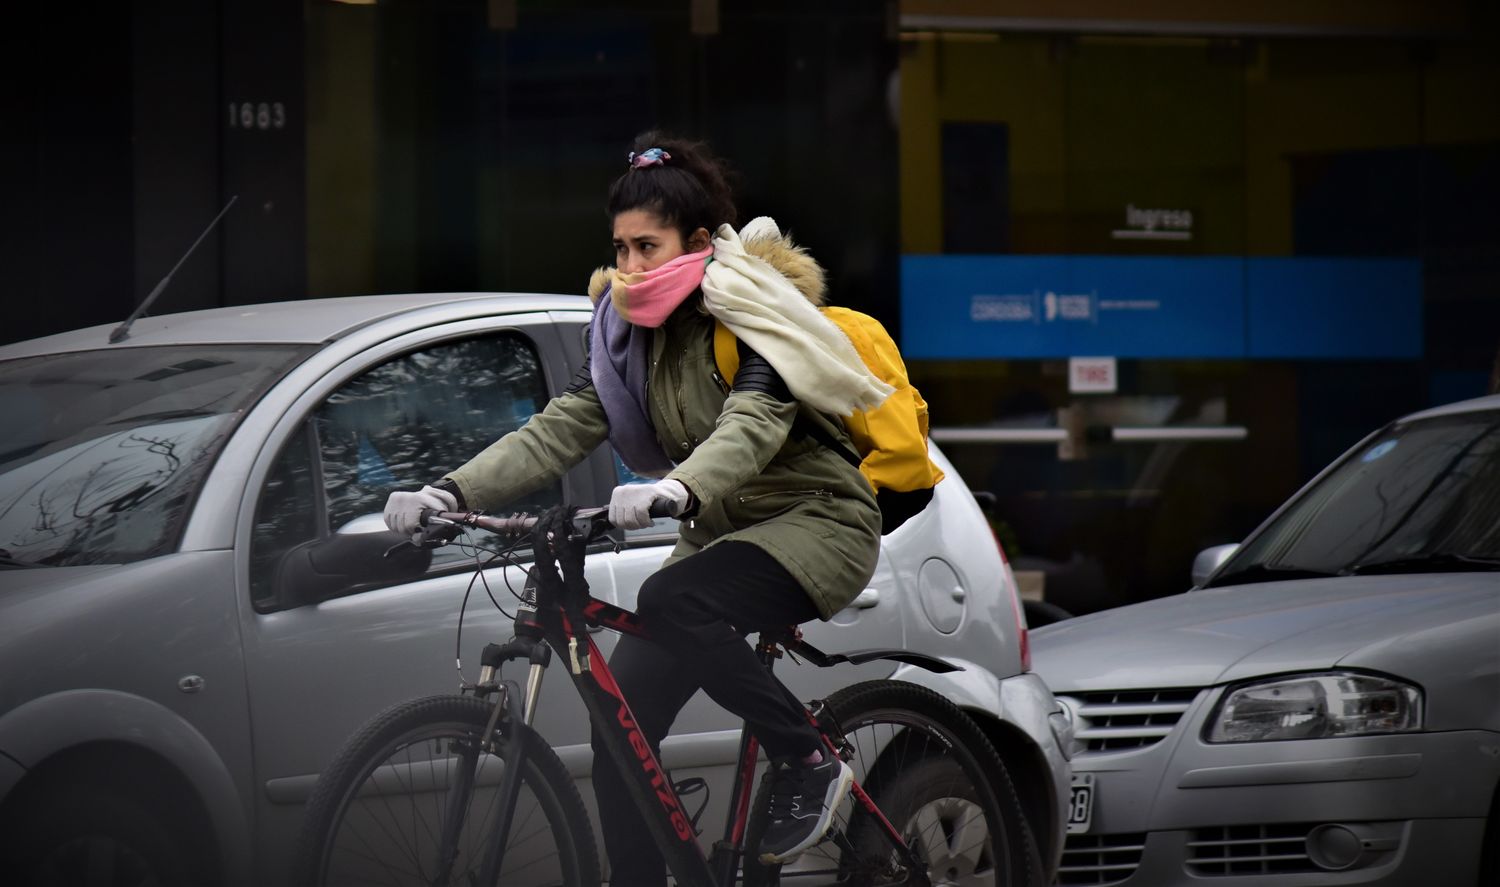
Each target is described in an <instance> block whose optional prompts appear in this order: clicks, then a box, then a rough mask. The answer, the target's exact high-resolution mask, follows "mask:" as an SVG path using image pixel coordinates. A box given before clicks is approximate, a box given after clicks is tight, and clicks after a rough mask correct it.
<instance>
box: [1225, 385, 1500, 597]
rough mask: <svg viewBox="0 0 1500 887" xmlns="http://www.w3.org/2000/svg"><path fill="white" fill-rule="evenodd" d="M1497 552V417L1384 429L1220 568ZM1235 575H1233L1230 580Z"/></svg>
mask: <svg viewBox="0 0 1500 887" xmlns="http://www.w3.org/2000/svg"><path fill="white" fill-rule="evenodd" d="M1496 559H1500V415H1497V414H1496V413H1494V412H1488V413H1472V414H1467V415H1453V416H1442V417H1438V418H1433V419H1426V420H1422V421H1416V422H1409V423H1406V424H1402V425H1397V426H1395V427H1393V428H1392V429H1391V430H1390V431H1389V432H1387V433H1385V434H1382V435H1380V436H1378V437H1377V438H1375V439H1374V440H1372V441H1371V442H1370V443H1369V444H1367V445H1366V446H1365V447H1363V448H1362V449H1361V450H1360V451H1359V452H1356V453H1354V454H1352V455H1351V456H1350V457H1349V458H1347V459H1345V460H1344V461H1343V462H1342V463H1340V464H1339V465H1338V467H1336V468H1335V469H1334V470H1333V471H1331V472H1330V473H1329V474H1328V475H1327V476H1326V477H1324V478H1323V480H1321V481H1320V482H1319V483H1318V484H1317V485H1316V486H1315V487H1313V488H1312V489H1310V490H1308V491H1307V492H1306V493H1305V494H1304V495H1302V496H1301V497H1300V498H1298V499H1297V500H1296V501H1295V502H1294V503H1293V504H1292V505H1291V507H1289V508H1288V509H1287V510H1286V511H1285V512H1283V513H1282V514H1281V515H1280V516H1279V517H1278V518H1277V520H1276V521H1275V523H1273V524H1271V525H1270V526H1268V527H1267V528H1266V529H1265V530H1264V531H1263V532H1261V533H1260V534H1258V535H1257V536H1256V537H1255V538H1254V539H1252V540H1251V541H1250V542H1249V543H1247V544H1246V545H1245V547H1244V548H1243V549H1241V550H1240V552H1239V553H1238V554H1236V555H1235V557H1234V558H1233V559H1232V560H1231V561H1230V562H1229V563H1227V564H1226V565H1225V567H1224V569H1223V571H1222V572H1221V573H1220V574H1219V576H1218V577H1216V578H1215V580H1214V581H1213V582H1211V583H1210V584H1211V585H1230V584H1234V583H1235V582H1236V581H1237V580H1236V576H1242V577H1254V576H1262V577H1264V578H1267V579H1270V578H1276V576H1277V575H1278V574H1280V573H1285V572H1286V571H1288V570H1291V571H1297V570H1303V571H1310V572H1318V573H1347V572H1350V571H1359V572H1366V571H1375V570H1378V569H1379V568H1381V567H1382V566H1389V567H1392V568H1411V569H1421V568H1432V569H1465V568H1475V569H1479V568H1485V563H1486V562H1489V563H1490V564H1491V566H1490V567H1488V568H1491V569H1492V568H1493V566H1492V565H1493V562H1494V561H1495V560H1496ZM1239 581H1243V579H1241V580H1239Z"/></svg>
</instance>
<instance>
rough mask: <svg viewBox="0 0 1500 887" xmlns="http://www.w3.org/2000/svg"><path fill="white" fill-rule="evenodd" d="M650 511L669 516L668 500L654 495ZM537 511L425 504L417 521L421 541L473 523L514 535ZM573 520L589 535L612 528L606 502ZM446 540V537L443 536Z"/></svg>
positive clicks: (528, 524) (534, 520)
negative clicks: (499, 513)
mask: <svg viewBox="0 0 1500 887" xmlns="http://www.w3.org/2000/svg"><path fill="white" fill-rule="evenodd" d="M649 513H650V515H651V516H652V517H673V516H674V515H673V514H672V512H671V503H669V502H668V501H667V500H665V499H658V500H656V501H655V502H652V503H651V509H650V512H649ZM538 520H540V515H536V514H529V513H526V512H521V513H517V514H513V515H510V516H509V517H496V516H494V515H489V514H485V513H484V512H481V511H438V510H436V509H431V508H426V509H423V510H422V514H421V517H420V518H419V519H418V523H420V524H421V525H422V527H423V528H424V529H423V531H422V536H423V540H422V541H423V543H428V542H429V541H433V542H435V541H437V540H439V539H443V537H444V536H446V537H447V539H451V538H453V536H455V535H457V533H458V531H459V530H460V529H461V528H463V527H474V528H475V529H479V530H488V531H489V532H491V533H495V534H496V535H500V536H516V535H520V534H522V533H528V532H530V531H531V530H532V529H533V528H534V527H535V526H536V523H537V521H538ZM572 520H573V522H574V524H576V525H579V526H580V528H581V529H585V531H586V532H588V534H589V535H594V534H596V533H601V532H604V531H607V530H610V529H612V528H614V526H615V525H614V524H613V523H612V522H610V519H609V508H608V507H606V506H602V505H600V506H595V507H592V508H580V509H578V510H577V511H575V512H573V517H572ZM443 541H446V539H443Z"/></svg>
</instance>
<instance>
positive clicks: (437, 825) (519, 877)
mask: <svg viewBox="0 0 1500 887" xmlns="http://www.w3.org/2000/svg"><path fill="white" fill-rule="evenodd" d="M490 711H491V705H490V704H488V703H485V702H482V701H480V700H478V699H475V698H473V697H471V696H432V697H427V698H424V699H416V700H412V701H410V702H404V703H401V704H399V705H396V706H394V707H392V708H390V709H388V710H386V711H385V712H383V713H382V714H380V715H378V716H377V717H375V718H374V719H373V720H371V721H370V722H369V723H368V724H366V725H365V726H364V727H363V728H362V729H361V730H360V731H359V732H358V733H357V734H356V735H355V736H354V737H353V738H352V739H351V740H350V741H349V742H348V743H347V744H346V745H345V746H344V748H343V749H342V750H341V751H340V752H339V754H338V755H337V757H336V758H335V759H334V762H333V764H332V765H331V766H330V767H329V768H328V770H327V771H325V772H324V774H323V776H322V777H321V778H320V779H319V780H318V785H317V788H316V789H314V791H313V795H312V798H311V800H309V801H308V805H307V817H306V819H305V821H304V823H303V827H302V834H301V838H300V840H299V842H298V851H297V862H296V865H297V871H296V875H297V883H299V884H305V885H318V887H355V885H367V884H368V885H377V884H378V885H400V887H405V885H447V884H454V885H460V884H461V885H471V884H478V883H479V880H478V879H479V872H480V867H481V865H482V864H483V861H484V856H485V853H486V851H487V850H488V848H489V845H490V844H491V843H492V842H494V841H505V842H506V843H505V857H504V864H503V867H502V868H501V870H500V872H499V876H498V878H497V879H496V881H495V883H496V884H503V885H505V887H598V884H599V858H598V853H597V851H596V849H595V846H594V838H593V832H592V830H591V829H590V828H589V821H588V814H587V812H586V811H585V809H584V806H583V802H582V800H581V799H580V798H579V796H578V789H577V787H576V786H575V785H574V784H573V781H572V779H571V778H570V777H569V776H568V773H567V770H566V769H565V768H564V767H563V764H562V762H561V761H560V760H558V758H557V754H556V753H555V752H553V751H552V749H551V748H550V747H548V746H547V745H546V743H545V742H544V741H543V740H542V739H541V738H540V737H539V736H537V735H536V734H535V733H529V730H530V728H528V727H526V726H524V725H519V724H509V725H506V726H505V729H504V730H498V729H497V730H496V733H495V735H494V736H492V737H491V741H490V742H489V743H488V744H487V745H485V747H483V748H481V747H480V740H481V738H482V736H483V734H484V727H485V724H486V723H487V722H488V721H489V717H490ZM513 730H527V731H528V733H529V735H528V738H527V741H526V743H525V750H524V756H523V758H522V761H521V790H520V795H519V797H518V798H517V800H516V805H515V811H514V813H513V815H512V818H511V825H510V828H509V829H508V834H505V835H499V834H495V832H496V818H497V813H496V809H495V808H496V803H495V799H496V795H497V794H498V792H499V789H500V783H501V779H502V777H503V775H504V772H505V763H504V760H503V756H504V753H505V747H506V744H507V743H508V742H509V741H510V736H511V735H512V733H511V731H513Z"/></svg>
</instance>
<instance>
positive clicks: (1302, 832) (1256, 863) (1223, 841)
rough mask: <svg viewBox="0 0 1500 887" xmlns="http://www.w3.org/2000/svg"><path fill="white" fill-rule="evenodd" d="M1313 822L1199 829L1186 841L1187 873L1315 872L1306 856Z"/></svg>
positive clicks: (1212, 874)
mask: <svg viewBox="0 0 1500 887" xmlns="http://www.w3.org/2000/svg"><path fill="white" fill-rule="evenodd" d="M1316 827H1317V824H1316V823H1303V824H1296V823H1287V824H1277V825H1232V826H1223V827H1218V828H1202V829H1198V830H1197V831H1194V832H1193V836H1192V839H1191V840H1189V841H1188V849H1187V852H1188V855H1187V867H1188V871H1190V872H1192V873H1193V874H1195V875H1200V876H1224V875H1269V874H1280V873H1287V872H1319V871H1322V869H1321V868H1319V867H1318V866H1316V865H1314V864H1313V862H1312V860H1311V859H1309V858H1308V855H1307V834H1308V832H1310V831H1312V830H1313V829H1314V828H1316Z"/></svg>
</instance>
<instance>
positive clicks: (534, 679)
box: [294, 507, 1042, 887]
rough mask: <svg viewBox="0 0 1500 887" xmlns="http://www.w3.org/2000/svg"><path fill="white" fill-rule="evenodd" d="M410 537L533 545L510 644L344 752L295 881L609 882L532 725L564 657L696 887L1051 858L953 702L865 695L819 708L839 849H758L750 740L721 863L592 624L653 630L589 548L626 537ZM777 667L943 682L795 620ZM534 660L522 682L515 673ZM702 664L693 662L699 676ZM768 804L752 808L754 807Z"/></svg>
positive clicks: (993, 874) (579, 529) (549, 526)
mask: <svg viewBox="0 0 1500 887" xmlns="http://www.w3.org/2000/svg"><path fill="white" fill-rule="evenodd" d="M423 522H424V526H425V527H426V529H425V530H423V531H422V534H421V535H422V538H421V539H420V541H417V542H414V543H413V544H422V545H438V544H445V543H446V542H448V541H449V540H451V539H453V538H454V537H455V536H456V535H457V533H458V532H460V531H462V530H464V529H465V528H475V529H483V530H486V531H489V532H490V533H493V534H494V535H495V537H496V538H497V539H499V540H502V542H508V543H509V544H510V548H508V549H505V550H503V551H497V552H495V554H496V556H497V557H499V556H502V555H504V556H507V557H508V556H509V554H510V553H512V552H514V551H515V549H516V547H518V546H519V545H520V544H521V543H522V542H524V541H525V540H526V539H528V538H529V540H530V543H531V551H532V564H531V567H530V569H529V570H528V573H527V580H526V583H525V586H524V589H523V592H522V593H521V594H519V595H517V597H518V598H519V601H520V602H519V606H518V607H517V610H516V613H515V616H514V628H515V634H514V637H513V638H512V639H511V640H510V641H509V642H507V643H504V644H489V645H488V646H486V648H485V649H484V652H483V654H482V656H481V657H480V660H481V661H480V671H479V680H478V682H477V683H476V684H474V685H473V686H471V687H469V688H467V692H465V693H463V694H460V695H449V696H431V697H426V698H422V699H415V700H411V701H409V702H403V703H400V704H397V705H395V706H393V707H391V708H390V709H387V710H386V711H385V712H383V713H381V714H379V715H378V716H376V717H375V718H373V719H372V720H371V721H369V722H368V723H367V724H366V725H365V726H364V727H362V728H361V729H360V730H359V731H358V732H357V733H355V735H354V736H353V737H351V738H350V739H349V740H348V741H347V742H346V743H345V745H344V746H343V747H342V749H341V750H340V751H339V752H338V754H337V755H336V757H335V759H334V761H333V763H332V764H331V765H330V766H329V767H328V768H327V770H326V771H325V772H324V773H323V775H322V777H321V778H320V779H319V781H318V784H317V787H316V788H315V790H314V791H313V794H312V797H311V799H310V800H309V802H308V808H307V815H306V820H305V822H304V825H303V829H302V833H301V835H300V837H299V842H298V848H297V855H296V866H297V869H296V871H295V872H294V875H295V878H296V883H299V884H307V885H339V887H343V885H356V884H382V885H391V884H395V885H405V884H421V885H438V887H443V885H500V884H503V885H506V887H522V885H527V887H529V885H568V887H594V885H598V884H599V883H600V867H599V858H598V852H597V849H596V845H595V841H594V837H593V833H592V830H591V828H590V825H589V819H588V813H587V810H586V808H585V807H584V805H583V802H582V799H581V798H580V796H579V792H578V789H577V787H576V786H575V784H574V783H573V781H572V778H571V777H570V776H569V773H568V770H567V768H566V767H565V766H564V764H563V762H562V761H561V760H560V759H559V757H558V755H557V753H556V752H555V751H554V750H553V749H552V748H551V747H550V746H549V745H548V744H547V742H546V740H544V739H543V738H542V737H541V736H540V735H539V734H537V733H536V732H535V731H534V730H533V729H532V726H531V725H532V722H533V716H534V715H535V712H536V710H537V705H538V702H539V698H540V693H541V687H542V676H543V672H544V671H545V669H546V668H547V667H548V666H549V665H550V664H551V662H552V659H553V656H554V655H555V656H557V657H558V658H559V659H561V660H562V662H563V663H564V664H565V665H566V668H567V672H568V674H569V676H570V677H571V678H572V681H573V683H574V685H575V686H576V688H577V690H578V692H579V694H580V696H581V697H582V699H583V701H584V704H585V707H586V708H587V710H588V713H589V717H590V718H591V720H592V723H593V724H594V725H595V727H596V729H597V730H598V731H599V732H600V734H601V735H602V743H603V745H604V746H605V748H606V749H607V753H608V754H610V755H612V756H613V757H614V760H615V761H616V763H617V765H618V766H619V768H620V770H621V772H622V773H624V774H626V777H625V778H626V781H627V785H628V790H629V792H630V795H631V797H632V800H634V802H635V805H636V807H637V808H638V809H639V811H640V815H641V817H642V818H643V819H644V820H645V822H646V823H647V824H648V826H649V828H650V831H651V834H652V835H653V837H654V838H655V841H656V843H657V844H658V845H659V846H660V848H661V851H662V853H663V855H664V856H665V858H666V860H667V865H668V869H669V870H670V872H671V874H672V875H673V877H674V878H675V880H676V883H677V884H678V885H683V887H731V885H734V884H736V883H743V884H746V885H756V887H759V885H773V884H778V883H787V884H838V885H931V884H958V883H963V884H994V885H1025V887H1031V885H1033V884H1037V883H1039V882H1040V879H1041V878H1042V874H1041V872H1042V865H1041V861H1040V858H1039V856H1038V854H1037V850H1036V847H1035V843H1034V841H1033V840H1032V838H1031V834H1030V831H1029V830H1028V828H1027V824H1026V821H1025V818H1024V815H1023V813H1022V810H1021V806H1020V802H1019V800H1018V798H1017V796H1016V793H1015V789H1014V787H1013V785H1012V784H1011V781H1010V778H1009V776H1008V774H1007V772H1006V769H1005V766H1004V764H1003V762H1002V761H1001V759H1000V757H999V755H998V754H997V753H996V751H995V749H994V747H993V746H992V745H991V744H990V742H989V740H988V739H987V738H986V736H985V735H984V733H983V731H982V730H980V728H979V727H978V726H977V725H976V724H975V723H974V721H973V720H972V719H970V718H969V717H968V716H967V715H965V714H964V713H963V712H962V711H960V710H959V709H958V708H957V707H956V706H954V705H953V704H952V703H951V702H949V701H947V700H946V699H944V698H943V697H941V696H939V695H938V694H936V693H933V692H931V691H929V690H926V689H925V688H922V687H919V686H917V685H915V684H911V683H905V682H900V681H892V680H875V681H866V682H863V683H859V684H855V685H853V686H850V687H848V688H846V689H843V690H840V691H838V692H836V693H834V694H832V695H831V696H829V697H828V698H827V699H824V700H817V701H814V702H812V703H811V704H809V705H808V706H807V717H808V719H809V721H810V722H811V723H812V724H813V726H814V727H815V728H816V729H817V730H818V732H819V734H820V736H821V738H822V741H823V744H824V748H825V753H832V754H837V755H839V756H840V757H841V758H843V759H844V760H845V761H846V762H848V763H849V764H850V766H851V768H852V769H853V770H854V774H855V783H854V786H853V788H852V790H851V792H850V795H849V798H848V799H847V800H845V801H844V802H843V803H842V804H841V806H840V808H839V810H838V811H837V812H836V814H835V818H834V823H833V826H832V827H831V828H830V830H829V832H828V834H827V835H826V836H825V837H824V839H823V841H822V842H821V843H820V844H818V845H816V846H814V847H812V848H810V849H809V850H807V851H806V852H804V853H803V854H802V855H801V857H800V858H798V859H797V860H796V861H795V862H794V863H790V864H787V865H784V866H781V865H766V864H763V863H762V862H761V861H760V860H759V858H758V854H757V853H756V848H757V846H758V842H759V836H760V834H761V833H762V830H763V829H764V827H765V824H766V820H767V816H768V812H767V808H768V806H769V790H770V783H769V779H762V780H761V785H760V788H759V790H758V791H757V789H756V784H755V773H756V769H757V759H758V756H759V752H760V749H759V745H758V743H757V741H756V739H755V737H754V736H753V735H751V734H750V732H749V731H748V730H745V729H742V730H741V737H740V743H739V752H738V755H737V758H736V760H737V762H738V763H737V768H736V770H735V773H734V777H733V780H732V783H731V789H730V791H731V795H730V801H729V808H728V809H729V816H728V817H727V821H726V825H725V828H724V834H723V837H722V839H721V840H719V841H718V842H716V843H715V844H714V845H713V846H712V849H711V852H710V853H708V854H705V853H704V852H703V850H702V849H701V847H700V845H699V841H698V829H697V826H696V824H697V820H698V816H699V814H701V813H702V810H703V807H704V806H705V805H706V800H705V801H704V803H703V804H700V806H699V808H698V810H697V811H696V812H693V813H689V811H688V808H687V807H686V806H685V804H684V802H683V796H684V795H685V794H688V793H690V792H696V791H697V790H700V789H702V788H704V785H705V784H704V783H703V781H702V780H701V779H699V780H685V781H683V782H674V781H673V780H672V778H671V776H670V774H669V773H668V772H667V771H666V770H664V769H663V767H662V765H661V763H660V761H659V760H658V759H657V757H656V755H655V754H654V752H653V750H652V748H651V747H650V745H649V743H648V742H647V741H646V739H645V738H644V736H643V735H642V733H641V731H640V729H639V728H638V727H637V726H636V723H635V719H634V718H633V716H632V715H631V711H630V704H629V701H628V700H627V699H625V698H624V696H623V694H622V693H621V691H620V688H619V687H618V686H617V685H616V684H615V681H614V678H613V676H612V675H611V674H610V671H609V666H608V663H607V662H606V661H605V658H604V657H603V656H602V655H601V654H600V652H599V649H598V647H597V646H596V645H595V643H594V641H593V638H592V636H591V635H590V633H589V632H588V630H587V629H588V627H590V626H603V627H605V628H609V629H613V630H615V631H619V632H623V633H627V634H631V635H635V636H638V637H642V638H646V639H647V640H649V639H650V631H649V628H648V627H647V626H644V625H643V624H642V623H641V620H640V619H638V618H637V616H636V615H635V614H634V613H632V612H631V611H629V610H626V609H623V608H621V607H618V606H615V605H613V604H611V603H609V602H606V601H603V600H599V599H597V598H594V597H591V596H590V594H589V589H588V584H587V583H586V582H585V581H584V577H583V561H584V552H585V550H586V549H587V548H588V547H589V546H590V545H591V544H592V543H594V542H596V541H598V540H600V539H602V538H604V537H605V536H606V534H607V533H608V531H609V530H610V529H611V528H612V525H611V524H610V523H609V520H608V517H607V515H606V513H605V509H602V508H593V509H573V508H563V507H558V508H554V509H551V510H549V511H547V512H545V513H543V514H541V515H529V514H518V515H512V516H509V517H496V516H488V515H484V514H481V513H477V512H470V513H456V512H431V513H429V514H427V515H425V516H424V521H423ZM756 650H757V653H758V654H759V656H760V658H761V660H762V662H764V663H765V665H766V667H767V668H768V669H769V668H771V667H772V665H773V664H774V662H775V661H776V659H778V658H780V657H781V656H782V655H790V656H793V657H796V658H798V659H801V660H803V661H806V662H808V663H811V664H812V665H815V666H820V667H828V666H833V665H836V664H838V663H856V664H857V663H864V662H871V661H874V660H878V659H886V660H894V661H897V662H903V663H908V664H911V665H916V666H919V667H921V668H924V669H928V670H931V671H935V672H945V671H953V670H955V666H953V665H951V664H949V663H946V662H944V661H942V660H940V659H936V658H934V657H930V656H926V655H923V654H920V653H915V652H911V651H905V650H864V651H858V652H851V653H844V654H828V653H824V652H823V651H820V650H818V649H816V648H815V647H813V646H812V645H811V644H809V643H807V642H806V641H805V640H804V639H802V637H801V634H800V632H799V631H798V630H797V628H796V626H789V627H788V628H787V629H786V630H785V631H784V632H767V633H762V634H761V635H760V637H759V642H758V644H757V645H756ZM512 662H516V663H521V664H524V665H525V666H526V668H527V673H526V677H525V680H524V681H519V680H514V679H510V678H505V677H504V676H503V670H504V666H505V665H506V664H508V663H512ZM689 667H690V666H689ZM752 798H753V800H752Z"/></svg>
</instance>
